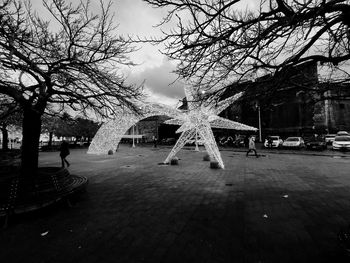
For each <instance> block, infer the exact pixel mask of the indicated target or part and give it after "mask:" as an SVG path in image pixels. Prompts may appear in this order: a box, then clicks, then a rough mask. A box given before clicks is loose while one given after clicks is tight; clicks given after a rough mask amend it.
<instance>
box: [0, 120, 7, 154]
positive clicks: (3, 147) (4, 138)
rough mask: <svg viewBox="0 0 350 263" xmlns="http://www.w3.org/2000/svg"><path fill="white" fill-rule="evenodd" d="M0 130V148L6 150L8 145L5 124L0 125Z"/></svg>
mask: <svg viewBox="0 0 350 263" xmlns="http://www.w3.org/2000/svg"><path fill="white" fill-rule="evenodd" d="M1 132H2V150H3V151H7V150H8V149H9V146H8V140H9V134H8V131H7V125H6V124H2V125H1Z"/></svg>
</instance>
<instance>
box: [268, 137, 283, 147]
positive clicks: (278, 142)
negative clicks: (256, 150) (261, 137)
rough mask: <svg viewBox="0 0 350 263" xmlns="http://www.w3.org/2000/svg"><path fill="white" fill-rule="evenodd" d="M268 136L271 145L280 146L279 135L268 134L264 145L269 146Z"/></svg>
mask: <svg viewBox="0 0 350 263" xmlns="http://www.w3.org/2000/svg"><path fill="white" fill-rule="evenodd" d="M269 138H270V139H271V140H272V147H273V148H278V147H281V146H282V143H283V140H282V139H281V137H280V136H269V137H267V138H266V139H265V142H264V146H265V147H269Z"/></svg>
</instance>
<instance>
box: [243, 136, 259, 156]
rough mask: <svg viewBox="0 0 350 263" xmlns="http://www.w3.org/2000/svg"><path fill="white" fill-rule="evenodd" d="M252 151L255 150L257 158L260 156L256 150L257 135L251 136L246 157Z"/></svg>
mask: <svg viewBox="0 0 350 263" xmlns="http://www.w3.org/2000/svg"><path fill="white" fill-rule="evenodd" d="M250 152H254V153H255V157H256V158H258V157H259V155H258V153H257V152H256V147H255V137H254V136H250V137H249V147H248V151H247V154H246V157H248V155H249V153H250Z"/></svg>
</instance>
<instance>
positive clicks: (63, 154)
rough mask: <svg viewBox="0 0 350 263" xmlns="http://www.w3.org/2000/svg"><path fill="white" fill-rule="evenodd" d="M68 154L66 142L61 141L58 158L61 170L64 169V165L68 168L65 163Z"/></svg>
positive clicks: (66, 162)
mask: <svg viewBox="0 0 350 263" xmlns="http://www.w3.org/2000/svg"><path fill="white" fill-rule="evenodd" d="M69 154H70V152H69V144H68V142H66V141H63V142H62V143H61V147H60V157H61V162H62V168H64V166H65V164H67V167H69V165H70V164H69V162H68V161H67V159H66V157H67V156H68V155H69Z"/></svg>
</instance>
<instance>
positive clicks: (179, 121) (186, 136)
mask: <svg viewBox="0 0 350 263" xmlns="http://www.w3.org/2000/svg"><path fill="white" fill-rule="evenodd" d="M185 95H186V99H187V105H188V110H186V111H184V112H183V114H181V115H179V116H177V117H176V118H173V119H170V120H168V121H166V122H165V123H166V124H173V125H181V126H180V128H179V129H178V130H177V131H176V133H180V132H181V133H182V134H181V136H180V138H179V139H178V140H177V142H176V144H175V146H174V147H173V149H172V150H171V152H170V153H169V155H168V157H167V158H166V159H165V161H164V163H169V162H170V160H171V159H172V158H173V157H174V156H175V155H176V154H177V153H178V151H179V150H180V149H181V148H182V147H183V146H184V145H185V144H186V142H187V141H188V140H190V139H192V138H197V134H198V135H199V137H200V138H201V139H202V140H203V142H204V147H205V149H206V151H207V153H208V154H209V156H210V158H211V160H216V161H217V162H218V164H219V167H220V168H222V169H224V168H225V166H224V163H223V161H222V158H221V155H220V151H219V149H218V146H217V144H216V141H215V138H214V135H213V132H212V128H221V129H233V130H245V131H256V130H257V129H256V128H254V127H251V126H248V125H245V124H242V123H239V122H235V121H231V120H228V119H225V118H222V117H219V116H218V114H219V113H220V112H222V111H223V110H224V109H226V108H227V107H228V106H229V105H231V104H232V103H233V102H235V101H236V100H238V99H239V98H240V97H241V96H242V93H238V94H236V95H234V96H232V97H229V98H227V99H225V100H223V101H220V102H219V103H217V104H214V103H213V102H203V101H201V100H200V99H199V95H198V93H197V94H195V93H194V91H193V90H191V89H190V88H189V87H187V86H186V87H185Z"/></svg>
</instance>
